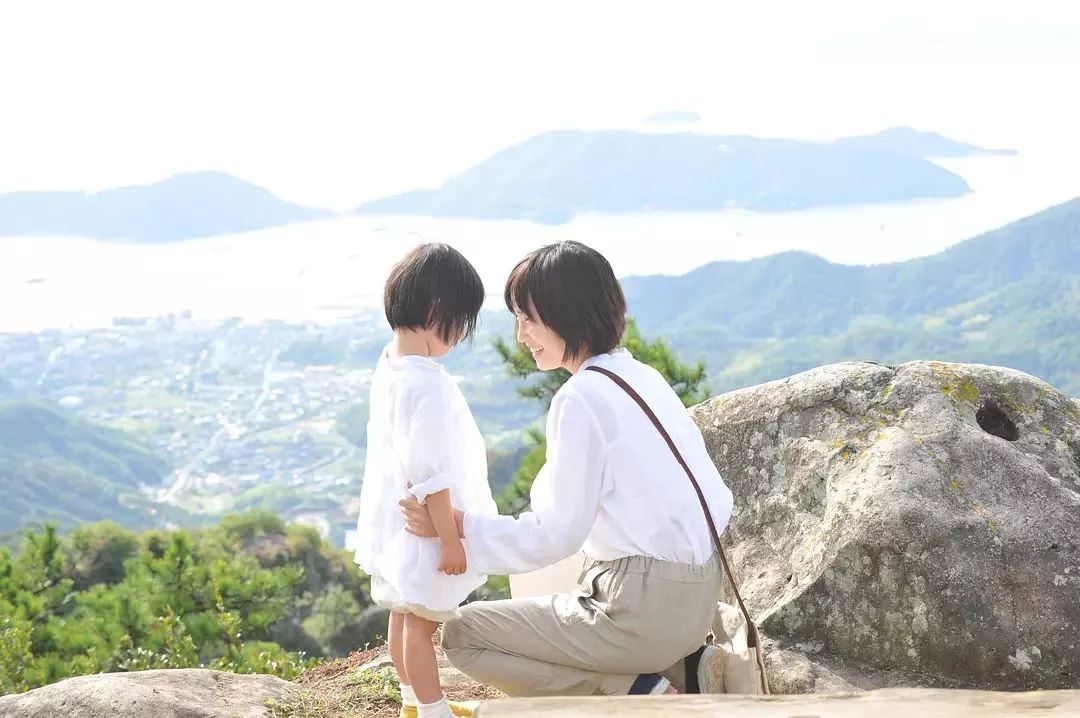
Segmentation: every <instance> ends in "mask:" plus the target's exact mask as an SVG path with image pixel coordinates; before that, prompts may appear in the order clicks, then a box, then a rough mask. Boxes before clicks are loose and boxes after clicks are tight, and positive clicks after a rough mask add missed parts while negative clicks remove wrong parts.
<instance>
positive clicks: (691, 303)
mask: <svg viewBox="0 0 1080 718" xmlns="http://www.w3.org/2000/svg"><path fill="white" fill-rule="evenodd" d="M623 286H624V288H625V290H626V294H627V298H628V301H629V303H630V311H631V312H632V313H633V314H634V316H635V317H636V318H637V320H638V323H639V324H640V326H641V328H642V331H643V332H645V333H647V334H650V335H660V336H664V337H667V338H668V339H669V340H670V341H671V343H672V345H673V346H674V347H675V348H676V349H678V350H680V351H682V352H684V353H685V354H686V356H687V357H689V358H694V357H701V358H704V359H705V360H706V361H707V363H708V364H709V368H710V373H711V375H712V376H713V378H714V380H713V389H714V390H718V391H719V390H725V389H732V388H737V387H741V386H748V385H752V384H756V383H759V382H762V381H767V380H770V379H776V378H779V377H783V376H787V375H789V374H793V373H796V372H799V371H802V370H804V369H808V368H811V367H814V366H819V365H821V364H828V363H831V362H835V361H843V360H847V359H870V360H876V361H882V362H888V363H898V362H903V361H908V360H912V359H942V360H953V361H963V362H979V363H986V364H998V365H1004V366H1010V367H1013V368H1016V369H1021V370H1023V371H1026V372H1029V373H1031V374H1034V375H1036V376H1039V377H1041V378H1044V379H1046V380H1047V381H1050V382H1051V383H1053V384H1055V385H1056V386H1058V387H1059V388H1061V389H1062V390H1064V391H1066V392H1069V393H1072V394H1073V395H1074V396H1075V395H1078V394H1080V198H1078V199H1075V200H1072V201H1070V202H1067V203H1065V204H1063V205H1060V206H1057V207H1053V208H1051V209H1048V210H1045V211H1043V212H1040V213H1038V214H1036V215H1034V216H1032V217H1028V218H1026V219H1022V220H1020V221H1018V222H1015V223H1013V224H1010V225H1007V226H1005V227H1003V228H1001V229H998V230H994V231H992V232H988V233H986V234H983V235H981V236H978V237H975V238H973V239H970V240H967V241H966V242H962V243H960V244H958V245H956V246H954V247H952V248H950V249H949V250H946V251H945V252H942V253H940V254H937V255H934V256H930V257H924V258H920V259H913V260H910V261H906V262H900V263H895V264H887V265H877V266H868V267H859V266H848V265H839V264H832V263H830V262H827V261H825V260H824V259H821V258H820V257H816V256H813V255H810V254H804V253H796V252H792V253H785V254H780V255H775V256H771V257H766V258H763V259H756V260H752V261H748V262H716V263H713V264H708V265H706V266H704V267H700V268H698V269H696V270H694V271H693V272H690V273H689V274H685V275H682V276H678V277H672V276H650V277H629V278H627V279H625V280H623Z"/></svg>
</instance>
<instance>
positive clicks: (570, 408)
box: [464, 385, 607, 574]
mask: <svg viewBox="0 0 1080 718" xmlns="http://www.w3.org/2000/svg"><path fill="white" fill-rule="evenodd" d="M606 460H607V443H606V440H605V439H604V436H603V434H602V432H601V430H600V426H599V423H598V422H597V419H596V415H595V414H594V413H593V411H592V409H591V408H590V407H589V405H588V403H587V402H586V400H585V398H584V397H582V396H581V395H580V394H578V393H577V392H576V391H574V390H573V389H572V387H571V386H570V385H566V386H564V387H563V389H562V390H560V392H559V393H558V394H557V395H556V396H555V399H554V400H553V401H552V403H551V410H550V411H549V412H548V418H547V463H546V464H545V465H544V468H543V469H541V470H540V473H539V474H538V475H537V477H536V480H535V481H534V482H533V486H532V490H531V491H530V494H529V498H530V503H531V505H532V510H531V511H529V512H526V513H523V514H521V516H519V517H518V518H514V517H512V516H480V515H476V514H466V515H465V523H464V529H465V531H464V533H465V539H466V540H467V541H468V544H469V555H470V558H471V559H472V561H473V562H474V563H475V564H476V566H477V569H478V570H479V571H480V572H482V573H488V574H510V573H524V572H526V571H532V570H535V569H537V568H541V567H543V566H549V565H551V564H553V563H555V562H556V561H560V560H562V559H564V558H566V557H567V556H570V555H571V554H573V553H574V552H575V551H578V550H579V549H580V548H581V546H582V544H583V543H584V542H585V539H586V537H587V536H588V535H589V532H590V531H591V530H592V526H593V524H594V523H595V522H596V515H597V512H598V511H599V505H600V495H601V486H602V482H603V473H604V467H605V464H606Z"/></svg>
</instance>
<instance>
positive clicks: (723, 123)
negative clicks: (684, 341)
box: [0, 0, 1080, 209]
mask: <svg viewBox="0 0 1080 718" xmlns="http://www.w3.org/2000/svg"><path fill="white" fill-rule="evenodd" d="M1077 77H1080V3H1077V2H1075V0H1060V1H1057V2H1050V1H1040V0H1025V2H994V1H991V2H986V1H978V0H948V1H942V0H933V1H932V2H925V1H923V0H905V2H897V3H883V2H867V1H866V0H851V1H847V0H844V1H840V0H836V1H832V0H816V1H814V2H805V1H799V0H796V1H792V2H765V1H758V0H756V1H755V2H738V3H736V2H718V1H709V2H679V1H677V0H663V1H662V2H661V1H660V0H655V1H653V2H649V3H641V2H628V1H626V0H620V1H618V2H598V1H595V0H589V1H588V2H584V1H582V0H574V1H572V2H562V1H553V0H544V1H543V2H507V1H506V0H498V1H496V2H444V1H442V0H439V1H435V2H406V1H402V0H394V1H393V2H378V3H376V2H355V1H350V2H319V1H318V0H305V2H295V1H293V2H270V1H267V0H257V1H255V2H232V1H229V0H212V1H210V2H203V1H198V0H186V1H185V2H174V3H168V4H166V3H162V2H147V0H133V1H132V2H121V1H104V0H99V1H96V2H85V1H81V0H77V1H75V2H68V3H61V2H49V1H47V0H33V1H32V2H14V1H12V2H4V3H3V4H2V5H0V102H2V103H3V105H2V107H0V192H4V191H11V190H17V189H86V190H93V189H100V188H105V187H111V186H117V185H124V184H132V183H140V182H150V181H155V180H158V179H161V178H163V177H165V176H168V175H170V174H173V173H175V172H179V171H188V170H206V169H217V170H224V171H228V172H232V173H235V174H237V175H240V176H242V177H244V178H245V179H248V180H251V181H253V182H256V183H258V184H260V185H263V186H265V187H267V188H268V189H271V190H272V191H274V192H276V193H277V194H279V195H281V196H283V197H286V198H288V199H291V200H293V201H298V202H303V203H308V204H315V205H322V206H330V207H334V208H338V209H345V208H348V207H351V206H354V205H356V204H358V203H359V202H360V201H362V200H364V199H368V198H371V197H375V196H380V195H384V194H389V193H393V192H397V191H401V190H404V189H411V188H415V187H420V186H433V185H437V184H438V183H439V182H441V181H442V180H444V179H445V178H446V177H447V176H450V175H452V174H455V173H457V172H460V171H462V170H464V169H466V168H467V167H469V166H470V165H472V164H474V163H475V162H477V161H479V160H481V159H483V158H484V157H485V156H487V155H488V154H490V153H491V152H493V151H496V150H498V149H501V148H503V147H505V146H507V145H508V144H511V143H514V142H519V141H522V140H525V139H527V138H528V137H530V136H531V135H533V134H535V133H538V132H541V131H544V130H547V129H553V128H569V127H581V128H605V127H636V126H638V122H639V120H640V118H642V117H643V116H645V115H647V114H649V113H652V112H655V111H658V110H665V109H685V110H693V111H696V112H698V113H699V114H700V115H701V116H702V118H703V120H704V121H703V123H702V125H701V126H700V128H699V129H700V130H701V131H710V132H739V133H752V134H757V135H763V136H793V137H810V138H829V137H834V136H838V135H843V134H850V133H861V132H873V131H877V130H879V129H883V128H885V127H888V126H893V125H900V124H906V125H912V126H915V127H918V128H920V129H930V130H936V131H940V132H943V133H945V134H948V135H951V136H954V137H956V138H957V139H962V140H967V141H972V142H976V143H981V144H986V145H991V146H1014V147H1019V148H1020V149H1021V150H1022V151H1025V152H1029V151H1030V152H1036V153H1038V152H1041V153H1056V152H1058V151H1059V150H1060V149H1061V144H1060V143H1066V144H1067V145H1068V148H1067V149H1068V152H1069V153H1071V154H1073V155H1076V154H1077V153H1078V152H1080V138H1078V137H1077V133H1076V131H1075V128H1077V127H1080V103H1077V102H1076V101H1075V94H1076V90H1075V88H1076V85H1077Z"/></svg>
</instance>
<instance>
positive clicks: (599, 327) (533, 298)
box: [503, 241, 626, 361]
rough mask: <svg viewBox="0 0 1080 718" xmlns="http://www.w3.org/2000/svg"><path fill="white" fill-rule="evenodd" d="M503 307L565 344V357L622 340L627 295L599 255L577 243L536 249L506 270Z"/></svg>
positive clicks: (609, 346)
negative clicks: (539, 324) (537, 323)
mask: <svg viewBox="0 0 1080 718" xmlns="http://www.w3.org/2000/svg"><path fill="white" fill-rule="evenodd" d="M503 299H504V300H505V302H506V308H507V309H509V310H510V311H511V312H513V311H519V312H522V313H523V314H525V315H526V316H528V317H529V318H530V319H533V320H535V319H537V318H539V320H540V321H541V322H542V323H543V324H545V325H547V326H548V327H549V328H551V329H552V330H553V331H554V332H555V333H556V334H558V335H559V336H560V337H562V339H563V341H564V342H566V351H565V353H564V356H563V360H564V361H569V360H571V359H573V358H575V357H576V358H585V357H588V356H596V355H597V354H606V353H608V352H610V351H612V350H613V349H615V348H616V347H617V346H619V342H620V341H622V336H623V331H624V330H625V329H626V298H625V297H624V296H623V290H622V286H621V285H620V284H619V280H618V279H616V278H615V273H614V272H613V271H612V270H611V265H610V264H608V261H607V260H606V259H605V258H604V255H602V254H600V253H599V252H597V251H596V250H595V249H592V248H591V247H586V246H585V245H584V244H581V243H580V242H569V241H568V242H559V243H557V244H549V245H548V246H546V247H541V248H540V249H538V250H536V251H535V252H533V253H532V254H530V255H529V256H527V257H525V259H523V260H521V262H519V263H518V265H517V266H516V267H514V271H512V272H510V277H509V279H507V280H506V289H505V290H504V291H503Z"/></svg>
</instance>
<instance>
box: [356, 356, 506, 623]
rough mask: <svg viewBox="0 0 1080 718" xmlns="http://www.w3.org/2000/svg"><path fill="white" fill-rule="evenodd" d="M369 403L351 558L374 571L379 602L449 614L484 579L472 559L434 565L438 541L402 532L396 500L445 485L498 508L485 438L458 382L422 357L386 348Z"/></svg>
mask: <svg viewBox="0 0 1080 718" xmlns="http://www.w3.org/2000/svg"><path fill="white" fill-rule="evenodd" d="M369 408H370V414H369V420H368V429H367V437H368V446H367V462H366V465H365V467H364V483H363V486H362V487H361V490H360V517H359V519H358V520H357V524H356V555H355V559H354V560H355V561H356V563H357V564H359V565H360V567H361V568H362V569H363V570H364V571H365V572H366V573H367V574H368V575H369V576H371V598H372V600H373V601H374V602H375V603H376V604H378V605H379V606H383V607H384V608H389V609H390V610H393V611H398V612H402V613H415V614H417V615H420V616H423V617H424V618H427V619H429V620H433V621H445V620H447V619H448V618H452V617H454V616H456V615H457V613H458V607H459V606H460V605H461V603H462V601H464V600H465V598H466V597H467V596H468V595H469V594H470V593H471V592H472V591H474V590H475V589H476V588H478V587H479V586H481V585H482V584H483V583H484V581H485V580H486V578H487V577H486V576H483V575H481V574H480V573H479V572H478V571H477V570H475V568H474V566H473V562H472V561H471V560H470V561H469V566H468V569H467V570H466V572H465V573H464V574H462V575H460V576H448V575H446V574H444V573H442V572H440V571H439V570H438V565H439V558H440V544H439V539H437V538H419V537H416V536H413V535H412V534H410V533H408V532H406V531H405V522H404V520H403V519H402V517H401V511H400V508H399V506H398V501H400V500H401V499H402V498H405V497H407V496H409V495H410V494H411V495H412V496H414V497H416V499H417V500H418V501H420V502H421V503H423V502H424V501H425V500H426V499H427V497H428V496H429V495H431V494H433V493H436V492H438V491H442V490H443V489H449V490H450V498H451V501H452V503H453V505H454V506H455V507H456V508H459V509H462V510H463V511H467V512H469V513H474V514H479V515H488V516H494V515H496V514H497V513H498V510H497V509H496V507H495V502H494V501H493V500H492V498H491V489H490V487H489V486H488V482H487V452H486V449H485V446H484V438H483V436H481V434H480V429H479V428H478V427H477V426H476V420H475V419H474V418H473V415H472V412H471V411H470V410H469V405H468V403H467V402H466V401H465V397H464V395H463V394H462V393H461V389H459V388H458V385H457V383H455V381H454V380H453V378H452V377H451V376H450V375H449V374H448V373H447V372H446V370H445V369H443V367H442V366H441V365H439V364H438V363H437V362H435V361H434V360H432V359H429V358H428V357H420V356H405V357H391V356H389V353H388V351H384V352H383V354H382V356H381V358H380V359H379V363H378V366H376V368H375V374H374V376H373V377H372V380H371V402H370V405H369ZM464 543H465V550H466V556H468V552H469V550H468V542H467V541H465V542H464Z"/></svg>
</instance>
